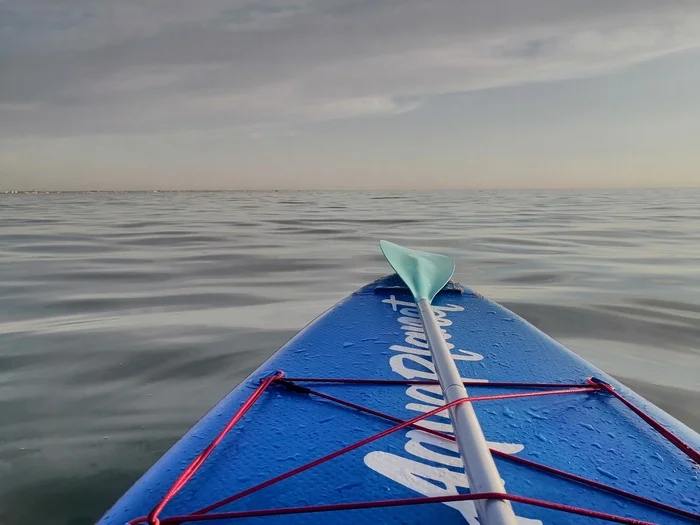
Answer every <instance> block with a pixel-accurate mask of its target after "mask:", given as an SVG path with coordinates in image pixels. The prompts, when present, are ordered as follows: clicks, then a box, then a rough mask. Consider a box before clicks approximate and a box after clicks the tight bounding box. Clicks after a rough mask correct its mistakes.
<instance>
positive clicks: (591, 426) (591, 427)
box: [579, 423, 595, 430]
mask: <svg viewBox="0 0 700 525" xmlns="http://www.w3.org/2000/svg"><path fill="white" fill-rule="evenodd" d="M579 425H581V426H582V427H583V428H586V429H588V430H595V428H593V425H591V424H590V423H579Z"/></svg>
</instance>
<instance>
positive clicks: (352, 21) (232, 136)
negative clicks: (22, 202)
mask: <svg viewBox="0 0 700 525" xmlns="http://www.w3.org/2000/svg"><path fill="white" fill-rule="evenodd" d="M689 185H693V186H695V185H700V1H698V0H663V1H661V0H432V1H418V0H258V1H253V0H0V189H11V188H23V189H24V188H30V187H35V188H42V189H88V188H89V189H150V188H161V189H170V188H172V189H186V188H187V189H200V188H201V189H217V188H377V189H383V188H453V187H454V188H462V187H464V188H493V187H498V188H500V187H515V188H521V187H600V186H624V187H627V186H689Z"/></svg>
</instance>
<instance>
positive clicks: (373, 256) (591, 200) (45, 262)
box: [0, 190, 700, 525]
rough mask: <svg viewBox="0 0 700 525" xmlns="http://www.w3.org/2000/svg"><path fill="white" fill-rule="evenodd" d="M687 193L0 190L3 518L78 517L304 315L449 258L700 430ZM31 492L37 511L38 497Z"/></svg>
mask: <svg viewBox="0 0 700 525" xmlns="http://www.w3.org/2000/svg"><path fill="white" fill-rule="evenodd" d="M698 202H700V191H698V190H643V191H615V192H538V191H532V192H488V191H478V192H439V193H438V192H436V193H418V192H406V193H401V192H396V193H385V194H375V193H347V192H328V193H289V192H279V193H277V192H233V193H159V194H148V193H144V194H118V193H115V194H108V193H107V194H105V193H103V194H49V195H7V196H4V197H3V198H2V199H1V200H0V224H1V225H2V229H1V230H0V247H1V248H2V251H1V252H0V297H1V298H2V300H1V301H0V413H1V414H2V425H1V426H0V523H8V524H12V525H14V524H17V525H24V524H27V525H29V524H32V525H34V524H36V523H59V524H70V525H82V524H89V523H92V522H93V521H94V520H95V519H96V518H97V517H98V516H99V515H100V514H101V513H102V511H104V510H105V509H106V508H107V507H108V506H109V505H110V504H111V503H112V502H113V501H114V500H115V499H116V498H117V497H118V496H119V495H120V494H121V493H122V492H123V491H124V490H125V489H126V488H127V487H128V486H129V485H130V484H131V483H132V482H133V481H134V480H135V479H136V478H137V477H138V476H139V475H140V474H141V473H142V472H143V471H144V470H145V469H146V468H147V467H148V466H149V465H150V464H151V463H152V462H153V461H155V459H157V458H158V457H159V456H160V455H161V454H162V453H163V452H164V451H165V450H166V449H167V448H168V447H169V446H170V445H171V444H172V443H173V442H174V441H175V440H176V439H177V438H178V437H179V436H180V435H181V434H182V433H183V432H185V431H186V430H187V429H188V428H189V427H190V426H191V425H192V424H193V423H194V422H195V421H196V420H197V419H198V417H199V416H201V415H202V414H204V412H205V411H206V410H207V409H208V408H209V407H210V406H211V405H213V404H214V403H215V402H216V401H217V400H218V399H220V398H221V397H222V396H223V395H224V394H226V393H227V392H228V391H229V390H230V389H231V388H233V387H234V386H235V385H236V384H237V383H238V382H239V381H240V380H241V379H242V378H244V377H245V376H246V375H247V374H248V373H250V372H251V371H252V370H253V369H254V368H255V367H256V366H257V365H258V364H259V363H260V362H261V361H262V360H263V359H264V358H265V357H267V356H268V355H270V354H271V353H272V352H273V351H274V350H275V349H277V348H278V347H279V346H280V345H281V344H282V343H283V342H284V341H286V340H287V339H288V338H289V337H290V336H291V335H293V334H294V332H295V331H296V330H298V329H299V328H300V327H301V326H303V325H304V324H305V323H306V322H308V321H309V320H311V319H313V318H314V317H315V316H316V315H317V314H318V313H320V312H321V311H323V310H324V309H326V308H328V307H329V306H331V305H333V304H334V303H335V302H336V301H338V300H339V299H341V298H342V297H343V296H345V295H346V294H348V293H350V292H351V291H353V290H354V289H356V288H357V287H359V286H361V285H362V284H364V283H366V282H368V281H370V280H372V279H374V278H376V277H378V276H380V275H383V274H385V273H387V271H388V267H387V265H386V263H385V262H384V260H383V258H382V256H381V254H380V252H379V250H378V247H377V241H378V240H379V239H380V238H383V237H385V238H389V239H391V240H393V241H396V242H399V243H403V244H406V245H409V246H412V247H416V248H423V249H427V250H434V251H439V252H444V253H447V254H450V255H452V256H453V257H454V258H455V259H456V260H457V278H458V279H459V280H460V281H461V282H462V283H464V284H467V285H469V286H472V287H474V288H476V289H477V290H478V291H479V292H481V293H483V294H485V295H487V296H489V297H491V298H492V299H495V300H497V301H499V302H502V303H504V304H505V305H506V306H508V307H509V308H511V309H513V310H514V311H515V312H517V313H519V314H520V315H522V316H523V317H525V318H526V319H528V320H529V321H531V322H533V323H534V324H535V325H537V326H538V327H540V328H541V329H543V330H544V331H546V332H547V333H549V334H550V335H552V336H553V337H555V338H556V339H558V340H560V341H562V342H563V343H564V344H566V345H567V346H569V347H570V348H572V349H573V350H574V351H576V352H578V353H580V354H581V355H583V356H584V357H586V358H587V359H589V360H591V361H592V362H594V363H595V364H597V365H598V366H600V367H601V368H603V369H605V370H606V371H607V372H609V373H611V374H613V375H615V376H617V377H618V378H619V379H620V380H622V381H623V382H626V383H627V384H628V385H629V386H631V387H632V388H634V389H636V390H637V391H639V392H640V393H641V394H642V395H644V396H646V397H648V398H649V399H650V400H651V401H653V402H654V403H656V404H657V405H659V406H661V407H662V408H664V409H665V410H667V411H669V412H670V413H672V414H674V415H676V417H678V418H680V419H681V420H683V421H684V422H686V423H687V424H688V425H690V426H692V427H694V428H695V429H700V403H699V402H698V401H700V359H699V358H698V356H699V355H700V342H699V341H700V291H699V290H700V287H699V286H698V283H700V211H699V208H698V206H697V203H698ZM38 502H41V504H40V505H39V504H37V503H38Z"/></svg>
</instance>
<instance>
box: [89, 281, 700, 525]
mask: <svg viewBox="0 0 700 525" xmlns="http://www.w3.org/2000/svg"><path fill="white" fill-rule="evenodd" d="M433 306H434V312H435V313H436V315H437V317H438V321H439V323H440V325H441V327H442V328H443V330H444V331H445V333H446V337H447V338H448V339H447V342H448V343H449V347H450V348H451V350H450V351H451V353H452V355H453V357H454V358H455V361H456V364H457V367H458V369H459V372H460V374H461V376H462V378H464V380H465V381H488V382H491V383H495V382H516V383H522V382H525V383H557V384H576V385H583V386H585V385H587V384H588V383H587V380H588V378H590V377H596V378H599V379H600V380H602V381H605V382H607V383H609V384H610V385H612V386H613V387H614V388H615V389H616V391H617V392H619V393H620V394H621V395H622V396H624V398H625V399H627V400H629V401H631V402H632V403H634V404H635V405H636V406H638V407H639V408H641V409H642V410H643V411H644V412H646V413H648V414H649V415H651V416H652V417H653V418H654V419H656V420H657V421H659V422H660V423H661V424H662V425H663V426H664V427H665V428H666V429H668V430H670V431H671V432H673V433H674V434H675V435H676V436H678V437H679V438H680V439H682V440H683V441H685V442H686V443H687V444H689V445H690V446H691V447H693V448H694V449H695V450H698V449H700V436H698V434H696V433H695V432H693V431H692V430H691V429H689V428H688V427H686V426H685V425H683V424H682V423H680V422H679V421H677V420H675V419H674V418H673V417H671V416H670V415H668V414H666V413H665V412H663V411H662V410H660V409H659V408H657V407H655V406H653V405H652V404H651V403H649V402H648V401H646V400H644V399H643V398H641V397H640V396H638V395H636V394H635V393H634V392H632V391H630V390H629V389H628V388H626V387H625V386H624V385H622V384H620V383H618V382H617V381H615V380H614V379H613V378H611V377H609V376H607V375H606V374H605V373H604V372H602V371H600V370H598V369H596V368H595V367H593V366H592V365H591V364H589V363H587V362H586V361H584V360H583V359H581V358H580V357H578V356H577V355H575V354H574V353H572V352H571V351H569V350H568V349H566V348H564V347H563V346H562V345H560V344H558V343H557V342H556V341H554V340H552V339H551V338H549V337H548V336H547V335H545V334H543V333H542V332H540V331H539V330H537V329H536V328H534V327H533V326H531V325H530V324H528V323H527V322H526V321H524V320H523V319H521V318H520V317H518V316H517V315H515V314H513V313H512V312H510V311H508V310H507V309H505V308H503V307H502V306H500V305H498V304H495V303H493V302H491V301H489V300H487V299H485V298H484V297H482V296H480V295H479V294H477V293H475V292H473V291H471V290H469V289H466V288H462V287H461V286H460V285H458V284H456V283H449V284H448V285H447V286H446V287H445V288H444V289H443V290H442V291H441V292H440V293H439V294H438V295H437V296H436V297H435V299H434V301H433ZM278 371H281V372H283V373H284V374H285V376H286V377H292V378H337V379H348V378H358V379H379V380H427V381H435V380H436V376H435V371H434V368H433V365H432V361H431V358H430V354H429V351H428V350H427V345H426V341H425V337H424V334H423V331H422V328H421V324H420V320H419V318H418V313H417V310H416V306H415V303H414V300H413V298H412V296H411V294H410V292H409V291H408V289H407V288H406V286H405V285H404V283H403V282H402V281H401V280H400V279H399V278H398V277H396V276H389V277H385V278H382V279H379V280H378V281H376V282H374V283H371V284H369V285H367V286H365V287H364V288H362V289H360V290H358V291H357V292H355V293H354V294H352V295H351V296H350V297H348V298H346V299H345V300H343V301H342V302H340V303H339V304H337V305H336V306H335V307H333V308H332V309H330V310H329V311H327V312H326V313H325V314H323V315H322V316H321V317H319V318H318V319H316V320H315V321H314V322H312V323H311V324H310V325H308V326H307V327H306V328H304V329H303V330H302V331H301V332H300V333H299V334H297V335H296V336H295V337H294V338H293V339H292V340H290V341H289V342H288V343H287V344H285V345H284V346H283V347H282V348H281V349H279V350H278V351H277V352H276V353H275V354H274V355H273V356H272V357H271V358H270V359H268V360H267V361H266V362H265V363H263V365H262V366H261V367H260V368H259V369H258V370H256V371H255V372H254V373H253V374H251V376H250V377H249V378H248V379H247V380H246V381H244V382H243V383H241V384H240V385H239V386H238V387H237V388H236V389H235V390H233V391H232V392H231V393H230V394H229V395H228V396H227V397H226V398H224V399H223V400H222V401H221V402H220V403H219V404H218V405H217V406H216V407H214V408H213V409H212V410H211V411H210V412H209V413H208V414H207V415H206V416H205V417H204V418H203V419H202V420H200V421H199V422H198V423H197V424H196V425H195V426H194V427H193V428H192V429H191V430H190V431H189V432H188V433H187V434H186V435H185V436H184V437H183V438H182V439H181V440H180V441H179V442H178V443H176V444H175V445H174V446H173V447H172V449H170V451H168V452H167V453H166V454H165V455H164V456H163V457H162V458H161V459H160V460H159V461H158V462H157V463H156V464H155V465H153V466H152V467H151V468H150V469H149V470H148V472H146V473H145V474H144V476H143V477H142V478H141V479H140V480H139V481H138V482H137V483H136V484H134V486H133V487H132V488H131V489H130V490H129V491H128V492H127V493H126V494H124V495H123V496H122V498H121V499H120V500H119V501H118V502H117V503H116V504H115V505H114V506H113V507H112V508H111V509H110V510H109V511H108V512H107V513H106V514H105V515H104V516H103V518H102V519H101V521H100V524H102V525H124V524H126V523H128V522H130V521H132V520H135V519H136V518H139V517H141V516H146V515H148V514H149V512H150V511H151V510H152V509H153V508H154V507H155V506H156V505H157V504H158V502H159V501H161V499H162V498H163V496H164V495H165V494H166V492H167V491H168V490H169V489H170V488H171V486H172V485H173V483H174V482H175V480H176V479H177V478H178V476H180V475H181V474H182V473H183V471H184V470H185V469H186V468H187V467H188V465H189V464H190V462H191V461H192V460H194V459H195V458H196V457H197V456H198V455H199V454H200V453H201V452H202V451H203V450H204V449H205V447H207V445H209V443H210V442H211V441H212V440H213V439H214V438H215V437H216V436H217V435H218V434H219V432H220V431H221V430H222V428H223V427H225V426H226V424H227V423H228V421H229V419H230V418H231V417H232V416H233V415H234V414H235V413H236V412H237V411H239V409H240V408H241V407H242V406H243V405H244V403H245V402H246V401H247V400H248V399H249V398H250V396H251V395H252V394H253V393H254V392H256V389H258V388H259V386H260V384H261V380H264V379H265V378H269V377H270V376H272V375H274V374H275V373H277V372H278ZM294 384H296V385H301V386H305V387H309V388H313V389H314V390H316V391H319V392H322V393H325V394H329V395H331V396H334V397H337V398H341V399H343V400H347V401H349V402H352V403H355V404H357V405H361V406H363V407H368V408H370V409H372V410H375V411H379V412H382V413H386V414H390V415H391V416H394V417H396V418H400V419H401V420H408V419H411V418H414V417H416V416H418V415H421V414H424V413H426V412H428V411H431V410H434V409H435V408H436V407H439V406H441V404H442V396H441V393H440V389H439V386H436V385H433V384H424V385H418V384H410V385H407V384H394V385H385V384H382V385H379V384H377V385H372V384H367V385H362V384H346V383H336V384H334V383H331V384H329V383H321V382H303V381H301V382H295V383H294ZM467 387H468V391H469V395H470V396H488V395H495V394H504V393H516V392H537V391H544V390H546V389H537V388H514V387H508V388H506V387H490V386H486V387H485V386H479V387H469V385H467ZM474 407H475V410H476V413H477V416H478V419H479V422H480V423H481V427H482V429H483V431H484V434H485V436H486V439H487V441H488V444H489V446H490V447H491V448H492V449H494V450H496V451H500V452H501V455H498V456H496V457H495V461H496V465H497V467H498V471H499V473H500V475H501V477H502V478H503V480H504V481H505V488H506V491H507V492H508V493H511V494H517V495H521V496H528V497H531V498H537V499H540V500H547V501H552V502H556V503H561V504H566V505H571V506H576V507H584V508H586V509H592V510H596V511H599V512H605V513H608V514H614V515H619V516H623V517H629V518H635V519H637V520H640V521H643V522H650V523H656V524H659V525H673V524H689V523H696V524H697V523H698V520H697V519H696V518H693V517H692V514H698V513H700V468H699V466H698V465H697V464H696V463H695V462H693V461H692V460H691V459H689V457H688V456H687V455H686V454H684V453H683V452H682V451H681V450H679V448H678V447H676V446H674V445H673V444H672V443H670V442H669V441H668V440H667V439H666V438H664V437H662V436H661V435H660V434H659V433H658V432H656V431H655V430H654V429H652V428H651V427H650V426H649V424H648V423H646V422H645V421H643V420H642V419H641V418H640V417H639V416H638V415H637V414H635V413H634V412H632V411H631V410H630V409H629V408H628V407H626V406H625V405H623V403H622V402H621V401H620V400H619V399H616V398H615V397H613V396H612V395H610V394H609V393H608V392H605V391H602V390H597V391H591V392H572V393H568V394H561V395H548V396H537V397H525V398H515V399H501V400H490V401H482V402H476V403H474ZM395 424H396V423H393V422H391V421H387V420H385V419H382V418H381V417H378V416H377V415H373V414H370V413H367V412H364V411H361V410H358V409H354V408H349V407H347V406H342V405H339V404H338V403H335V402H332V401H330V400H328V399H324V398H321V397H319V396H316V395H310V394H309V393H307V392H305V391H304V389H303V388H302V389H294V388H288V387H287V386H285V384H284V383H280V382H275V383H272V384H270V386H269V387H268V388H267V389H266V390H265V391H264V392H263V393H262V394H261V395H260V397H259V399H258V400H257V402H256V403H255V404H254V405H253V406H252V407H251V408H250V409H249V410H248V412H247V413H246V414H245V415H244V416H243V418H242V419H241V420H240V421H239V422H238V423H237V424H236V425H235V426H234V427H233V428H232V430H231V431H230V432H229V433H228V434H227V435H226V436H225V437H224V438H223V440H222V441H221V443H220V444H219V446H218V447H216V448H215V449H214V450H213V452H212V453H211V455H210V456H209V457H208V459H207V460H206V461H205V462H204V463H203V464H202V465H201V467H200V468H199V470H197V472H196V473H195V474H194V476H193V477H192V478H191V479H190V480H189V482H187V483H186V484H185V485H184V486H183V487H182V489H181V490H180V491H179V492H177V494H176V495H175V496H174V497H173V499H172V501H170V502H169V503H168V504H167V505H166V506H165V508H164V509H163V510H162V512H160V516H159V519H160V520H161V521H163V520H166V519H167V518H168V517H171V516H181V515H187V514H191V513H193V512H195V511H197V510H199V509H202V508H205V507H207V506H209V505H211V504H212V503H214V502H217V501H219V500H222V499H224V498H226V497H228V496H230V495H232V494H235V493H240V492H241V491H243V490H245V489H248V488H250V487H253V486H256V485H257V484H260V483H262V482H265V481H266V480H268V479H270V478H273V477H275V476H278V475H280V474H283V473H285V472H288V471H290V470H292V469H295V468H296V467H299V466H301V465H304V464H306V463H308V462H310V461H313V460H315V459H317V458H320V457H322V456H325V455H327V454H330V453H332V452H334V451H336V450H339V449H342V448H343V447H345V446H347V445H350V444H352V443H355V442H357V441H359V440H361V439H363V438H366V437H368V436H371V435H373V434H376V433H379V432H382V431H384V430H387V429H389V428H391V427H392V426H393V425H395ZM420 424H421V425H424V426H425V427H427V428H429V429H432V430H433V431H436V432H441V433H444V434H448V435H451V434H452V427H451V425H450V422H449V419H447V414H446V412H442V413H438V414H435V415H433V416H431V417H430V418H428V419H426V420H425V421H423V422H421V423H420ZM503 454H505V455H511V456H515V457H518V458H523V459H527V460H530V461H534V462H536V463H540V464H544V465H546V466H549V467H553V468H556V469H560V470H563V471H567V472H570V473H573V474H576V475H578V476H582V477H585V478H589V479H591V480H594V481H597V482H599V483H602V484H605V485H607V486H612V487H615V488H617V489H621V490H624V491H628V492H630V493H634V494H637V495H640V496H642V497H645V498H649V499H653V500H655V501H659V502H662V503H664V504H666V505H670V506H672V507H677V508H678V509H681V510H683V511H685V514H686V515H685V516H683V515H680V514H677V513H674V512H671V511H668V510H662V509H659V508H654V507H651V506H649V505H647V504H645V503H641V502H638V501H634V500H632V499H630V498H627V497H624V496H622V495H619V494H612V493H610V492H608V491H605V490H601V489H600V488H594V487H591V486H588V485H585V484H582V483H579V482H576V481H574V480H571V479H567V478H564V477H561V476H558V475H554V474H552V473H547V472H544V471H542V470H538V469H536V468H532V467H531V466H527V465H524V464H521V463H518V462H513V461H510V460H508V459H507V458H503V457H501V456H502V455H503ZM467 493H469V487H468V482H467V479H466V476H465V475H464V472H463V468H462V464H461V460H460V457H459V455H458V452H457V447H456V445H455V444H454V442H453V441H450V440H447V439H444V438H441V437H438V436H436V435H434V434H430V433H425V432H422V431H420V430H416V429H414V428H403V429H401V430H399V431H397V432H394V433H392V434H390V435H387V436H385V437H382V438H381V439H377V440H375V441H373V442H371V443H368V444H366V445H364V446H361V447H359V448H357V449H355V450H352V451H351V452H348V453H346V454H343V455H341V456H339V457H336V458H334V459H331V460H330V461H327V462H325V463H323V464H321V465H318V466H316V467H313V468H310V469H308V470H305V471H303V472H301V473H299V474H297V475H295V476H293V477H290V478H288V479H285V480H283V481H280V482H279V483H276V484H273V485H271V486H268V487H266V488H264V489H262V490H259V491H257V492H254V493H252V494H249V495H247V496H245V497H242V498H240V499H238V500H236V501H234V502H232V503H230V504H228V505H225V506H223V507H221V508H218V509H215V510H212V511H211V512H216V513H220V512H227V511H246V510H258V509H271V508H273V509H282V508H289V507H305V506H314V505H330V504H345V503H355V502H366V501H379V500H389V499H391V500H395V499H404V498H417V497H422V496H445V495H454V494H467ZM513 508H514V510H515V514H516V515H517V516H518V522H519V523H520V524H521V525H535V524H540V523H542V524H548V525H553V524H581V525H593V524H598V523H604V521H601V520H599V519H595V518H591V517H587V516H582V515H574V514H569V513H565V512H561V511H558V510H552V509H547V508H540V507H536V506H531V505H527V504H524V503H513ZM234 522H235V523H242V524H255V523H265V524H279V525H289V524H298V525H301V524H304V525H306V524H308V525H313V524H319V525H321V524H328V523H333V524H348V525H356V524H358V523H381V524H397V525H398V524H426V523H440V524H441V525H450V524H464V523H468V524H469V525H483V524H479V523H478V521H477V518H476V511H475V506H474V502H472V501H448V502H444V503H429V504H421V505H417V504H416V505H410V506H395V507H385V508H369V509H351V510H335V511H327V512H318V513H299V514H289V515H278V516H265V517H246V518H236V519H223V520H217V521H212V522H210V523H226V524H232V523H234ZM166 523H167V522H166ZM192 523H194V522H192Z"/></svg>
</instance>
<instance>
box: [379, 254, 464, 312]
mask: <svg viewBox="0 0 700 525" xmlns="http://www.w3.org/2000/svg"><path fill="white" fill-rule="evenodd" d="M379 246H380V247H381V249H382V252H383V253H384V257H386V260H387V261H389V264H390V265H391V266H392V268H394V271H395V272H396V273H397V274H398V276H399V277H401V279H403V282H405V283H406V286H408V288H409V289H410V290H411V293H412V294H413V297H415V299H416V301H420V300H421V299H427V300H428V301H429V302H432V301H433V298H434V297H435V296H436V295H437V293H438V292H439V291H440V290H442V288H443V286H445V285H446V284H447V283H448V282H449V280H450V279H451V278H452V274H454V273H455V262H454V261H453V260H452V259H450V258H449V257H447V256H446V255H439V254H437V253H428V252H419V251H417V250H410V249H408V248H404V247H403V246H399V245H398V244H394V243H393V242H389V241H379Z"/></svg>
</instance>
